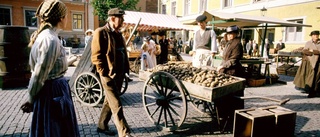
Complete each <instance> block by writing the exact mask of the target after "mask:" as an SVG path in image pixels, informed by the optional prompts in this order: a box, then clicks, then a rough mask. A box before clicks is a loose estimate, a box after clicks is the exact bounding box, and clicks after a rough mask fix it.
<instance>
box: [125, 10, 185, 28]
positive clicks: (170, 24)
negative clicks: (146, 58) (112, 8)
mask: <svg viewBox="0 0 320 137" xmlns="http://www.w3.org/2000/svg"><path fill="white" fill-rule="evenodd" d="M140 18H141V21H140V23H139V26H138V28H137V30H139V31H156V30H184V29H186V28H185V27H184V26H183V25H182V23H180V21H179V20H178V18H177V17H176V16H173V15H166V14H156V13H147V12H137V11H125V15H124V23H123V24H124V26H132V27H134V26H135V25H136V24H137V23H138V21H139V19H140Z"/></svg>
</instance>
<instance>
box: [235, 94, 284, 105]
mask: <svg viewBox="0 0 320 137" xmlns="http://www.w3.org/2000/svg"><path fill="white" fill-rule="evenodd" d="M235 98H238V99H243V100H245V99H265V100H271V101H275V102H278V103H279V105H280V106H281V105H284V104H286V103H287V102H288V101H290V98H286V99H283V100H279V99H274V98H269V97H263V96H250V97H241V96H235Z"/></svg>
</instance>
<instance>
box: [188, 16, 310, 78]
mask: <svg viewBox="0 0 320 137" xmlns="http://www.w3.org/2000/svg"><path fill="white" fill-rule="evenodd" d="M202 15H206V16H207V22H208V25H212V28H214V27H217V28H226V27H228V26H231V25H237V26H238V27H240V28H264V29H265V31H264V34H263V37H261V39H262V40H261V41H262V44H261V45H262V48H261V49H262V51H261V53H262V54H261V55H260V56H261V57H263V53H264V52H263V49H264V47H263V46H264V45H265V43H264V42H265V39H266V32H267V31H266V30H267V29H268V27H296V26H301V27H311V25H307V24H299V23H294V22H289V21H285V20H282V19H277V18H273V17H266V16H253V15H245V14H237V13H222V12H217V11H204V12H203V13H202ZM184 24H185V25H196V24H197V22H196V21H195V20H193V21H191V22H186V23H184ZM277 56H278V57H279V56H282V55H281V54H280V55H277ZM290 56H291V55H290ZM295 56H297V55H295ZM217 58H219V57H217ZM259 60H262V61H266V59H263V58H261V59H259ZM214 62H217V61H214ZM248 62H249V64H252V63H254V64H257V65H259V67H258V70H259V71H258V72H259V73H261V64H265V65H264V66H265V67H266V68H265V70H268V69H269V68H268V67H269V65H268V64H269V61H267V63H265V62H259V61H256V60H253V59H252V58H245V57H244V59H243V60H242V63H243V64H245V65H246V66H247V65H248ZM249 73H251V71H249ZM265 74H266V72H265V73H264V75H265ZM270 76H271V75H270ZM267 78H268V79H270V77H269V76H268V77H267Z"/></svg>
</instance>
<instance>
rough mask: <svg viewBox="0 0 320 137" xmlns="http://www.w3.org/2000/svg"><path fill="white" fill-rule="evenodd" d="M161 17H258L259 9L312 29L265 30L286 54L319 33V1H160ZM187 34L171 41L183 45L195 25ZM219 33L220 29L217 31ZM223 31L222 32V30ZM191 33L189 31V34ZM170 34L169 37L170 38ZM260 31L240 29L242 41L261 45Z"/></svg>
mask: <svg viewBox="0 0 320 137" xmlns="http://www.w3.org/2000/svg"><path fill="white" fill-rule="evenodd" d="M160 1H161V2H160V5H159V8H160V10H159V11H161V13H163V14H169V15H176V16H177V17H179V20H180V21H181V23H186V22H190V21H192V20H195V18H196V17H197V16H199V15H200V14H202V13H203V11H205V10H206V11H217V12H226V13H236V14H246V15H254V16H262V14H261V9H262V8H263V7H265V8H266V9H267V11H266V12H265V15H264V16H267V17H274V18H277V19H282V20H286V21H290V22H296V23H302V24H307V25H312V27H268V29H267V35H266V38H268V39H269V41H270V42H272V43H273V46H274V45H276V44H277V42H278V41H279V40H280V39H282V40H283V42H285V44H286V48H285V50H286V51H292V50H294V49H296V48H299V47H303V46H304V44H305V42H306V41H308V40H310V39H311V38H310V36H309V34H310V32H311V31H313V30H320V17H319V16H318V15H319V12H320V9H317V7H319V6H320V1H319V0H290V1H288V0H160ZM186 28H188V29H190V30H191V31H181V32H175V33H172V34H175V35H176V36H175V37H182V39H183V40H184V41H187V40H188V39H189V38H190V37H192V36H193V32H194V31H195V30H197V29H198V27H197V26H196V25H193V26H186ZM219 29H221V28H219ZM222 29H223V28H222ZM192 30H193V31H192ZM172 34H171V37H172ZM263 34H264V27H262V26H261V27H256V28H246V29H243V36H242V38H244V39H246V40H249V39H253V40H256V41H257V42H258V43H259V44H261V37H263V36H262V35H263Z"/></svg>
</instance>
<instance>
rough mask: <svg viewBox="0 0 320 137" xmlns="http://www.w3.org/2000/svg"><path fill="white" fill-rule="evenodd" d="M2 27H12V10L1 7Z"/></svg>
mask: <svg viewBox="0 0 320 137" xmlns="http://www.w3.org/2000/svg"><path fill="white" fill-rule="evenodd" d="M0 25H11V9H10V8H4V7H0Z"/></svg>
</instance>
